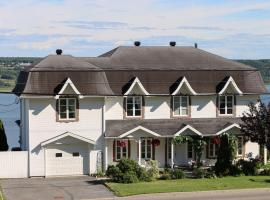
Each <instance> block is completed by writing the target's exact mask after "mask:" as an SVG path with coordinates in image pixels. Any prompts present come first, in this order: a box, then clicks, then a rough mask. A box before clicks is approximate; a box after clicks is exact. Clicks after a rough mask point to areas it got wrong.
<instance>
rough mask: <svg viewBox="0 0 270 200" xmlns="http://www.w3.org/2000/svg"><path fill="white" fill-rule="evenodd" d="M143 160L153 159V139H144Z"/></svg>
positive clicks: (142, 142)
mask: <svg viewBox="0 0 270 200" xmlns="http://www.w3.org/2000/svg"><path fill="white" fill-rule="evenodd" d="M141 158H142V159H145V160H150V159H152V139H151V138H142V140H141Z"/></svg>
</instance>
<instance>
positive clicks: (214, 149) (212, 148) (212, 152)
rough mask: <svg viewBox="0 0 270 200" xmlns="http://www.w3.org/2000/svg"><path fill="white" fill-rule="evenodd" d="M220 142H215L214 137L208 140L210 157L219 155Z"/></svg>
mask: <svg viewBox="0 0 270 200" xmlns="http://www.w3.org/2000/svg"><path fill="white" fill-rule="evenodd" d="M218 148H219V145H218V144H214V143H213V141H212V139H209V140H208V156H209V157H210V158H215V157H217V155H218Z"/></svg>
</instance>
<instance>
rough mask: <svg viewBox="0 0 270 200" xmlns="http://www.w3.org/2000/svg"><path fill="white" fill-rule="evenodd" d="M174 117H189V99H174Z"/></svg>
mask: <svg viewBox="0 0 270 200" xmlns="http://www.w3.org/2000/svg"><path fill="white" fill-rule="evenodd" d="M173 115H174V116H187V115H188V97H187V96H176V97H173Z"/></svg>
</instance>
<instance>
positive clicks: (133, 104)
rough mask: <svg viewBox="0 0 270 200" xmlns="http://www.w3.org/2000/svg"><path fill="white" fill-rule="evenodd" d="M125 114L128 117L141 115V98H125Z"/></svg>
mask: <svg viewBox="0 0 270 200" xmlns="http://www.w3.org/2000/svg"><path fill="white" fill-rule="evenodd" d="M126 112H127V116H128V117H140V116H141V115H142V97H126Z"/></svg>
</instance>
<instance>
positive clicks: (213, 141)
mask: <svg viewBox="0 0 270 200" xmlns="http://www.w3.org/2000/svg"><path fill="white" fill-rule="evenodd" d="M212 144H220V137H219V136H215V137H213V138H212Z"/></svg>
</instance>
